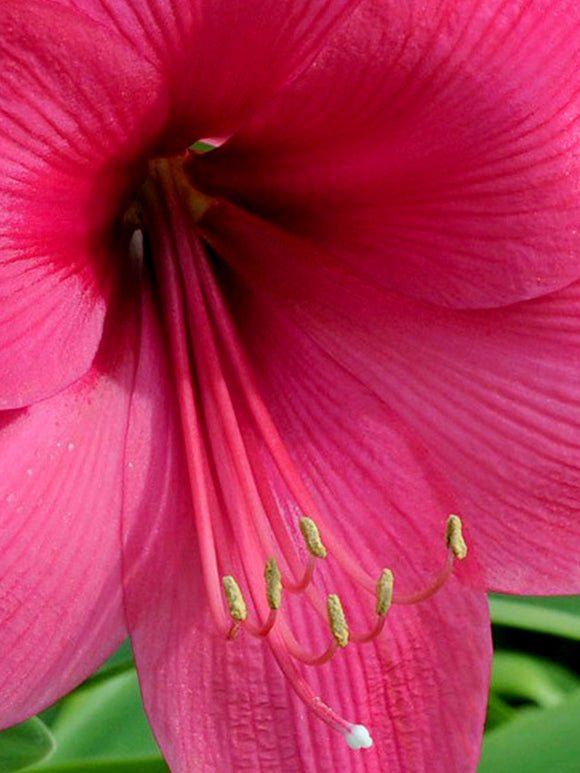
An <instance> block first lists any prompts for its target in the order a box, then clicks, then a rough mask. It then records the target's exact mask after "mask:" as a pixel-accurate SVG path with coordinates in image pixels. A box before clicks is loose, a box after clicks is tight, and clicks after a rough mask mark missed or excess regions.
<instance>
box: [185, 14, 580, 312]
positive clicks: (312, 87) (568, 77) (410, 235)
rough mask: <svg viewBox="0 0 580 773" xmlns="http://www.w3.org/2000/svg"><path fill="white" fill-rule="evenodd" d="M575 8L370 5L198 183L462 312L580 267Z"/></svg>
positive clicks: (197, 176) (519, 295)
mask: <svg viewBox="0 0 580 773" xmlns="http://www.w3.org/2000/svg"><path fill="white" fill-rule="evenodd" d="M579 25H580V6H579V5H578V4H577V3H576V2H575V0H556V1H555V2H554V0H538V2H533V3H530V2H528V0H509V1H508V2H505V0H462V1H461V2H458V1H457V0H445V1H444V2H433V1H431V0H422V2H400V0H367V1H366V2H365V3H364V4H363V5H362V6H361V7H360V9H359V11H358V12H357V13H356V14H354V15H353V16H352V17H351V18H350V19H349V21H348V24H346V25H345V26H344V27H342V28H341V29H340V30H339V31H338V32H337V34H336V36H335V37H334V39H333V40H332V41H331V42H330V44H329V45H327V46H326V48H325V49H324V50H323V51H322V53H321V55H320V56H319V58H318V59H317V60H316V62H315V64H314V65H313V66H312V67H311V68H309V69H308V71H307V72H306V73H305V74H304V76H303V77H302V78H301V79H299V80H298V81H297V82H296V83H295V84H293V86H292V87H291V88H289V89H286V90H285V91H284V92H282V93H281V94H279V95H278V97H277V99H275V100H273V101H272V102H271V103H270V104H269V105H268V106H267V107H266V108H265V110H263V111H262V112H261V113H259V114H258V115H256V116H255V118H254V119H253V120H252V121H250V122H249V124H248V125H247V126H246V127H244V129H243V131H241V132H240V133H239V134H237V135H236V136H235V137H234V138H233V139H232V140H231V141H230V142H228V143H226V144H225V145H224V146H222V147H221V148H220V149H218V150H217V151H215V152H212V153H209V154H206V155H204V156H203V157H201V158H200V159H199V161H198V163H197V164H196V165H195V169H194V172H193V176H194V181H195V183H196V184H197V185H199V186H201V187H202V189H204V190H206V191H208V192H210V193H213V194H216V195H220V196H225V197H227V198H229V199H230V200H232V201H234V202H236V203H237V204H240V205H243V206H245V207H247V208H249V209H250V210H252V211H253V212H255V213H258V214H260V215H261V216H263V217H266V218H268V219H270V220H272V221H274V222H275V223H277V224H278V225H281V226H283V227H284V228H286V229H288V230H289V231H291V232H294V233H297V234H300V235H301V236H303V237H305V238H306V239H308V240H309V241H311V242H312V243H313V244H315V245H316V246H318V247H321V248H324V249H327V250H329V251H331V252H332V254H333V255H335V256H336V257H337V258H340V259H341V260H343V261H345V262H346V263H348V264H349V265H350V266H351V267H354V268H355V270H356V271H357V273H359V274H360V275H362V276H364V277H366V278H367V279H369V280H370V281H372V283H373V284H378V283H380V284H382V285H383V286H385V287H387V288H391V289H393V290H396V291H400V292H403V293H405V294H408V295H411V296H415V297H418V298H422V299H425V300H429V301H434V302H437V303H439V304H442V305H445V306H451V307H458V308H474V307H484V306H498V305H502V304H506V303H511V302H514V301H518V300H524V299H527V298H531V297H534V296H538V295H541V294H543V293H545V292H548V291H550V290H553V289H557V288H560V287H563V286H565V285H566V284H569V283H570V282H571V281H573V280H575V279H577V278H579V277H580V262H579V261H578V252H579V250H580V231H579V229H578V221H579V218H580V205H579V201H580V182H579V180H580V123H579V119H578V115H579V109H580V89H579V87H578V71H579V70H580V37H579V35H578V28H579Z"/></svg>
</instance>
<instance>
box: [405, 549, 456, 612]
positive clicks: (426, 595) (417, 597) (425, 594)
mask: <svg viewBox="0 0 580 773" xmlns="http://www.w3.org/2000/svg"><path fill="white" fill-rule="evenodd" d="M454 563H455V559H454V556H453V551H452V550H451V548H448V549H447V557H446V559H445V564H444V565H443V567H442V569H441V571H440V572H439V574H438V575H437V576H436V577H435V579H434V580H432V581H431V582H430V583H429V584H428V585H427V586H426V587H425V588H422V589H421V590H418V591H415V592H414V593H407V594H405V593H396V592H395V593H393V604H417V603H418V602H419V601H425V600H426V599H430V598H431V597H432V596H434V595H435V594H436V593H437V591H439V590H441V588H442V587H443V586H444V585H445V583H446V582H447V580H448V579H449V577H450V575H451V572H452V571H453V564H454Z"/></svg>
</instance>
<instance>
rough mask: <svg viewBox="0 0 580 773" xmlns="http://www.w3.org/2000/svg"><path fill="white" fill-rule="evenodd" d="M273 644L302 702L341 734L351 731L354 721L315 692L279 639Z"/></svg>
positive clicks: (275, 653) (277, 657) (273, 648)
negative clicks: (332, 707)
mask: <svg viewBox="0 0 580 773" xmlns="http://www.w3.org/2000/svg"><path fill="white" fill-rule="evenodd" d="M271 644H272V653H273V655H274V657H275V658H276V662H277V663H278V665H279V667H280V669H281V670H282V672H283V674H284V676H285V677H286V678H287V679H288V682H289V683H290V685H291V686H292V688H293V690H294V692H295V693H296V694H297V695H298V697H299V698H300V699H301V700H302V702H303V703H304V704H305V705H306V706H307V707H308V708H309V709H310V711H312V713H313V714H315V715H316V716H317V717H318V718H319V719H321V720H322V721H323V722H325V723H326V724H327V725H329V726H330V727H331V728H332V729H333V730H336V731H337V732H338V733H340V734H341V735H346V734H348V733H350V732H351V730H352V723H351V722H347V720H346V719H343V718H342V717H341V716H340V715H339V714H337V713H336V712H335V711H334V710H333V709H331V708H330V706H328V705H327V704H326V703H324V701H323V700H322V699H321V698H320V697H319V696H317V695H315V694H314V692H313V690H312V688H311V687H310V686H309V685H308V683H307V682H306V680H305V679H304V677H303V676H302V675H301V674H300V672H299V671H298V669H297V668H296V666H295V665H294V663H293V662H292V661H291V660H290V658H288V657H287V652H286V648H285V645H283V644H281V642H280V641H278V640H277V639H276V640H274V641H272V642H271Z"/></svg>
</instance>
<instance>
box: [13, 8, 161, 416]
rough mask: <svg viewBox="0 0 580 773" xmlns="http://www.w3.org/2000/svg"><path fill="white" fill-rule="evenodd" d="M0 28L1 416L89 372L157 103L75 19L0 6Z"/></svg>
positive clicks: (143, 69) (132, 59)
mask: <svg viewBox="0 0 580 773" xmlns="http://www.w3.org/2000/svg"><path fill="white" fill-rule="evenodd" d="M0 24H1V26H2V30H3V32H2V39H1V41H0V56H1V61H2V64H3V76H2V89H1V91H0V112H1V113H2V133H1V136H0V208H1V210H2V213H3V217H2V225H1V226H0V250H1V251H0V299H1V303H0V407H2V408H9V407H10V408H12V407H20V406H22V405H26V404H28V403H30V402H31V401H35V400H39V399H42V398H44V397H47V396H49V395H51V394H54V393H55V392H57V391H58V390H59V389H62V388H63V387H65V386H67V385H68V384H70V383H71V382H72V381H74V380H75V379H77V378H79V376H81V375H82V374H83V373H85V372H86V371H87V370H88V368H89V366H90V364H91V362H92V359H93V357H94V355H95V352H96V350H97V347H98V345H99V341H100V337H101V333H102V326H103V319H104V316H105V313H106V308H107V299H108V297H109V294H110V292H111V285H112V283H113V278H112V273H113V271H115V272H117V273H118V272H119V268H120V265H119V264H121V263H122V259H121V258H119V257H118V256H117V254H116V250H114V249H113V244H114V242H115V241H119V233H118V230H119V223H118V220H117V219H118V218H120V217H121V216H122V213H123V209H124V207H125V206H126V205H127V201H126V200H125V199H126V197H127V192H128V190H129V186H130V185H132V184H134V183H135V180H136V175H137V174H138V170H137V169H136V168H135V164H136V159H138V157H139V154H141V153H142V152H143V150H144V148H145V146H146V145H147V144H148V143H150V142H151V138H152V136H154V133H155V132H156V131H159V126H160V121H162V120H163V98H162V97H161V96H160V85H159V81H158V79H156V77H155V75H154V73H153V71H152V68H151V67H150V65H148V64H147V63H146V62H142V61H139V60H138V59H137V57H136V55H135V53H134V52H133V51H132V50H131V49H130V48H129V47H128V46H127V44H126V43H124V41H123V40H122V39H120V38H119V37H118V36H117V35H115V34H112V33H111V32H110V31H108V30H105V29H103V28H102V27H101V26H100V25H96V24H94V23H92V22H90V21H89V20H88V19H87V18H86V17H83V16H80V15H78V14H77V13H74V12H71V11H66V10H63V9H62V8H59V7H58V6H57V5H54V4H53V3H46V2H33V1H32V0H18V1H16V0H7V1H6V2H3V3H2V8H1V9H0ZM152 106H155V107H154V108H153V107H152ZM153 109H155V113H153ZM137 179H138V178H137Z"/></svg>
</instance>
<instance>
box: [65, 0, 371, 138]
mask: <svg viewBox="0 0 580 773" xmlns="http://www.w3.org/2000/svg"><path fill="white" fill-rule="evenodd" d="M61 2H62V3H64V4H65V5H69V6H73V7H75V8H78V9H79V10H82V11H83V12H85V13H86V14H87V15H89V16H91V17H93V18H95V19H98V20H99V21H101V22H102V23H103V24H105V25H106V26H108V27H110V28H112V29H115V30H118V31H119V32H120V33H121V34H122V35H123V36H124V37H125V38H126V39H127V40H128V41H129V42H130V43H131V44H132V45H133V46H134V47H135V49H136V50H137V51H139V52H140V53H141V54H142V55H143V56H144V57H146V58H147V59H149V60H151V61H153V62H154V63H155V64H156V66H157V67H158V68H159V70H160V71H161V72H162V73H164V76H165V78H166V85H167V90H168V93H169V99H170V102H171V108H172V116H171V123H170V126H169V127H168V132H167V135H166V139H165V142H166V144H167V145H169V146H171V147H178V148H179V149H180V150H181V149H184V148H185V147H186V146H187V145H189V144H191V143H192V142H194V141H195V140H198V139H201V138H203V137H225V136H228V135H229V134H231V132H232V131H234V130H235V129H237V128H238V127H239V125H240V124H241V123H242V122H243V121H245V120H247V118H249V117H250V116H251V115H252V113H253V112H254V111H255V109H256V108H257V107H258V106H261V105H262V104H263V103H264V102H265V101H266V100H267V99H268V98H269V97H270V96H271V94H272V93H273V92H275V91H276V90H278V89H279V88H280V87H281V86H282V85H284V84H285V83H286V82H288V81H289V80H291V79H292V78H293V77H295V76H296V74H297V73H298V72H300V71H301V70H303V69H304V68H305V67H306V66H307V65H308V64H309V63H310V61H311V60H312V59H313V58H314V56H315V55H316V54H317V53H318V51H319V50H320V48H321V47H322V46H323V45H324V43H325V41H326V37H327V35H328V34H329V32H331V31H332V29H333V27H334V26H337V25H339V24H340V22H341V21H342V19H343V17H344V16H346V15H348V14H349V13H350V12H351V11H352V10H353V9H354V8H356V7H357V5H358V4H359V3H360V0H148V2H146V3H145V2H141V1H140V0H61Z"/></svg>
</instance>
